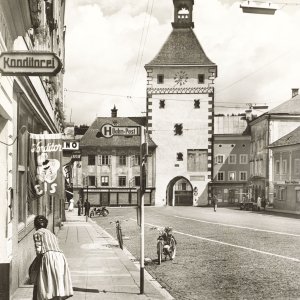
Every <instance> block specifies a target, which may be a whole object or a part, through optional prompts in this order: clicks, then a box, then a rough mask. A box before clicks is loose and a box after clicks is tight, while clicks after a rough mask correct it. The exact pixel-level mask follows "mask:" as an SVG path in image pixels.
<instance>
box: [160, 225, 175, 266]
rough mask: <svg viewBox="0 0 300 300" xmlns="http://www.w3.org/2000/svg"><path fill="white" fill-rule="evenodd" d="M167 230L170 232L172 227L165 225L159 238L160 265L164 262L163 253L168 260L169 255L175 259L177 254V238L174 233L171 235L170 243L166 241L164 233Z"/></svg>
mask: <svg viewBox="0 0 300 300" xmlns="http://www.w3.org/2000/svg"><path fill="white" fill-rule="evenodd" d="M166 230H167V231H168V232H170V231H171V230H172V229H171V228H170V227H165V228H164V229H163V230H159V236H158V238H157V258H158V259H157V261H158V264H159V265H160V264H161V262H162V257H163V255H164V256H165V260H167V256H169V257H170V259H171V260H173V259H174V258H175V255H176V240H175V238H174V236H173V235H172V234H171V235H170V236H169V241H168V244H166V243H165V239H164V234H165V232H166Z"/></svg>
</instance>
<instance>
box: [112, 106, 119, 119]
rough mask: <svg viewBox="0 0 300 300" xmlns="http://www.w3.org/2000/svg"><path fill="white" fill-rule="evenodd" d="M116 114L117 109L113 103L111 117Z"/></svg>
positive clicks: (114, 116)
mask: <svg viewBox="0 0 300 300" xmlns="http://www.w3.org/2000/svg"><path fill="white" fill-rule="evenodd" d="M117 115H118V110H117V109H116V106H115V105H114V108H113V109H112V110H111V117H112V118H116V117H117Z"/></svg>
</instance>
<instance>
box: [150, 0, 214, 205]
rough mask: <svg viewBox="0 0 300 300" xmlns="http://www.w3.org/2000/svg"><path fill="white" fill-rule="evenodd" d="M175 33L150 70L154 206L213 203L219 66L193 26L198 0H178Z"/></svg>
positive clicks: (175, 10) (175, 11)
mask: <svg viewBox="0 0 300 300" xmlns="http://www.w3.org/2000/svg"><path fill="white" fill-rule="evenodd" d="M173 4H174V22H172V27H173V29H172V32H171V34H170V35H169V37H168V38H167V40H166V42H165V43H164V44H163V46H162V48H161V49H160V51H159V53H158V54H157V55H156V56H155V57H154V59H153V60H152V61H150V62H149V63H148V64H146V65H145V69H146V71H147V103H146V106H147V122H148V123H147V124H148V125H147V126H148V128H147V129H148V133H149V136H150V137H151V139H152V140H153V141H154V142H155V143H156V145H157V149H156V153H155V156H156V157H155V161H156V164H155V165H156V166H155V168H156V172H155V173H156V176H155V177H156V179H155V188H156V191H155V205H158V206H160V205H170V206H174V205H190V206H193V205H194V206H201V205H206V204H207V203H208V197H209V196H210V191H209V186H208V183H209V182H210V181H211V176H212V162H213V159H212V135H213V108H214V79H215V78H216V76H217V65H216V64H214V63H213V62H212V61H211V60H210V59H209V58H208V57H207V55H206V54H205V52H204V50H203V48H202V47H201V45H200V43H199V41H198V39H197V37H196V35H195V33H194V31H193V28H194V22H193V5H194V0H173Z"/></svg>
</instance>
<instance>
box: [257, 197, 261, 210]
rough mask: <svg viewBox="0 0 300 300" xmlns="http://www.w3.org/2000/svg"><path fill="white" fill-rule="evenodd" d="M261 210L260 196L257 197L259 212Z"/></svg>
mask: <svg viewBox="0 0 300 300" xmlns="http://www.w3.org/2000/svg"><path fill="white" fill-rule="evenodd" d="M260 208H261V198H260V196H258V197H257V210H258V211H260Z"/></svg>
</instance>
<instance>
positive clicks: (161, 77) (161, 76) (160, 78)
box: [157, 74, 164, 84]
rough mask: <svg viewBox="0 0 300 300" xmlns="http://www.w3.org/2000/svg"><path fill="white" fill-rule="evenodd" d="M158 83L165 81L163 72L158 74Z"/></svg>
mask: <svg viewBox="0 0 300 300" xmlns="http://www.w3.org/2000/svg"><path fill="white" fill-rule="evenodd" d="M157 83H158V84H162V83H164V75H163V74H158V75H157Z"/></svg>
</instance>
